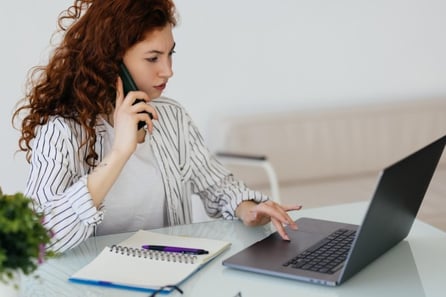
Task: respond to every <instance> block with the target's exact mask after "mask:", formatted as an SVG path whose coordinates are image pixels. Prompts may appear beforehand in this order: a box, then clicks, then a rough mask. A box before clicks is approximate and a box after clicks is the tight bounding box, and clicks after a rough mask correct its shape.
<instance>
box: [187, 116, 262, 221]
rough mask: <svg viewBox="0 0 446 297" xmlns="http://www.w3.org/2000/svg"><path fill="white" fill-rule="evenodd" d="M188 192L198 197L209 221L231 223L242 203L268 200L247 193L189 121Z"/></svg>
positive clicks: (258, 194) (253, 193)
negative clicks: (216, 218)
mask: <svg viewBox="0 0 446 297" xmlns="http://www.w3.org/2000/svg"><path fill="white" fill-rule="evenodd" d="M188 128H189V144H190V146H191V150H192V152H191V154H190V155H191V167H192V172H193V174H192V176H193V177H192V191H193V192H194V193H196V194H198V195H199V196H200V198H201V200H202V201H203V203H204V206H205V209H206V212H207V213H208V214H209V215H210V216H211V217H223V218H225V219H235V218H236V216H235V209H236V208H237V206H238V205H239V204H240V203H241V202H242V201H245V200H253V201H256V202H258V203H260V202H264V201H266V200H268V199H269V198H268V196H266V195H265V194H263V193H261V192H259V191H254V190H251V189H249V188H248V187H247V186H246V185H245V183H244V182H243V181H240V180H238V179H236V178H235V177H234V176H233V174H232V173H231V172H230V171H229V170H228V169H226V168H225V167H224V166H223V165H222V164H221V163H220V162H219V161H218V160H217V159H216V158H215V157H214V156H213V155H212V154H211V153H210V152H209V150H208V149H207V148H206V145H205V144H204V141H203V138H202V136H201V134H200V132H199V131H198V129H197V127H196V126H195V125H194V124H193V123H192V121H191V120H190V119H189V124H188Z"/></svg>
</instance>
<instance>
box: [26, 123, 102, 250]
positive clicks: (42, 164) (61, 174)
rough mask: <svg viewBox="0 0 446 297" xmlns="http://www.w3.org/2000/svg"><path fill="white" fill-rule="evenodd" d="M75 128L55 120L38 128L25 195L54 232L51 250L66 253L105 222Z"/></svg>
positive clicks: (46, 225)
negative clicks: (89, 183) (89, 184)
mask: <svg viewBox="0 0 446 297" xmlns="http://www.w3.org/2000/svg"><path fill="white" fill-rule="evenodd" d="M76 135H77V134H76V131H75V128H73V126H70V125H68V124H67V122H66V121H65V120H63V119H52V120H50V121H49V122H48V123H47V124H45V125H43V126H40V127H38V128H37V131H36V137H35V138H34V140H33V143H32V157H31V169H30V174H29V177H28V182H27V187H26V192H25V194H26V195H27V196H28V197H30V198H31V199H32V200H33V201H34V205H35V208H36V210H38V211H40V212H42V213H43V215H44V225H45V227H46V228H47V229H48V230H50V231H51V233H52V236H53V237H52V241H51V243H50V244H49V246H48V249H50V250H53V251H56V252H63V251H65V250H68V249H70V248H72V247H74V246H76V245H78V244H79V243H81V242H82V241H84V240H85V239H87V238H88V237H89V236H90V235H91V234H92V233H93V231H94V228H95V226H96V225H97V224H98V223H100V222H101V221H102V218H103V213H102V211H98V210H97V209H96V207H95V206H94V204H93V200H92V199H91V196H90V193H89V191H88V188H87V175H86V172H82V171H83V170H81V168H82V165H81V164H82V163H81V162H83V161H82V160H80V156H82V155H83V154H82V148H81V150H80V151H79V146H78V143H79V142H78V139H77V137H76Z"/></svg>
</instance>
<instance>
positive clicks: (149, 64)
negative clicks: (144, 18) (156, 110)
mask: <svg viewBox="0 0 446 297" xmlns="http://www.w3.org/2000/svg"><path fill="white" fill-rule="evenodd" d="M174 48H175V42H174V40H173V35H172V26H171V25H167V26H166V27H164V28H162V29H157V30H155V31H152V32H150V33H148V34H146V36H145V38H144V40H142V41H140V42H138V43H136V44H135V45H133V46H132V47H131V48H129V49H128V50H127V52H126V53H125V54H124V58H123V59H124V64H125V65H126V66H127V68H128V70H129V72H130V75H131V76H132V78H133V80H134V81H135V83H136V86H137V87H138V89H139V90H141V91H144V92H145V93H147V95H149V97H150V99H155V98H158V97H159V96H160V95H161V93H162V92H163V90H164V88H165V87H166V84H167V81H168V80H169V78H170V77H171V76H172V75H173V72H172V54H173V53H174Z"/></svg>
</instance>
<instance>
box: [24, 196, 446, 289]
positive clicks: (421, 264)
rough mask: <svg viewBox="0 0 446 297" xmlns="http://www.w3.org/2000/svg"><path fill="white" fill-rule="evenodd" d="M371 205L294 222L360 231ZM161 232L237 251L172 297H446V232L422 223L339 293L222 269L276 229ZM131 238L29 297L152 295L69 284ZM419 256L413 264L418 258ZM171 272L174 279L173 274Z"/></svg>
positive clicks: (68, 268) (44, 275)
mask: <svg viewBox="0 0 446 297" xmlns="http://www.w3.org/2000/svg"><path fill="white" fill-rule="evenodd" d="M366 207H367V203H362V202H361V203H353V204H345V205H339V206H330V207H323V208H317V209H308V210H301V211H299V212H294V213H293V214H292V216H293V217H294V218H298V217H303V216H311V217H315V218H321V219H328V220H338V221H343V222H348V223H355V224H359V223H360V222H361V220H362V217H363V214H364V212H365V210H366ZM159 231H160V232H163V233H170V234H183V235H190V236H203V237H208V238H219V239H225V240H228V241H230V242H232V246H231V248H230V249H229V250H228V251H226V252H225V253H224V254H222V255H220V256H219V257H218V258H216V259H215V260H213V261H212V262H211V263H209V264H208V265H207V266H205V267H204V268H203V269H202V270H200V271H198V272H197V273H196V274H194V275H193V276H192V277H191V278H190V279H188V280H187V281H186V282H185V283H184V284H182V285H181V288H182V289H183V290H184V294H183V295H181V294H179V293H177V292H174V293H171V294H169V295H168V296H193V297H200V296H206V297H210V296H215V297H233V296H235V295H236V294H237V293H238V292H241V296H242V297H259V296H260V297H262V296H271V297H273V296H296V297H299V296H305V297H311V296H342V297H346V296H360V297H366V296H373V297H376V296H380V297H381V296H392V297H394V296H404V297H407V296H416V297H420V296H429V297H430V296H446V292H445V291H446V289H445V288H446V287H445V285H446V282H445V281H446V255H445V251H446V233H445V232H443V231H441V230H438V229H436V228H434V227H432V226H430V225H427V224H425V223H423V222H421V221H416V222H415V224H414V226H413V228H412V230H411V232H410V234H409V236H408V237H407V239H406V240H405V241H404V242H402V243H401V244H399V245H397V246H396V247H395V248H393V249H392V250H390V251H389V252H388V253H387V254H385V255H384V256H382V257H381V258H379V259H378V260H376V261H375V262H374V263H372V264H371V265H369V266H368V267H366V268H365V269H364V270H363V271H361V272H360V273H359V274H357V275H356V276H354V277H353V278H351V279H350V280H349V281H347V282H346V283H345V284H343V285H341V286H340V287H337V288H329V287H322V286H319V285H313V284H306V283H301V282H297V281H292V280H286V279H280V278H275V277H270V276H264V275H259V274H254V273H249V272H242V271H237V270H232V269H229V268H226V267H224V266H223V265H222V264H221V262H222V260H223V259H225V258H226V257H228V256H230V255H232V254H234V253H236V252H237V251H239V250H241V249H242V248H244V247H246V246H248V245H250V244H251V243H253V242H255V241H257V240H259V239H261V238H263V237H265V236H266V235H268V234H269V233H270V232H271V231H272V229H271V227H270V226H264V227H258V228H250V227H245V226H243V224H242V223H241V222H238V221H211V222H205V223H199V224H193V225H183V226H176V227H169V228H163V229H159ZM128 236H130V234H128V233H127V234H118V235H111V236H99V237H94V238H90V239H89V240H87V241H86V242H85V243H83V244H82V245H80V246H79V247H77V248H74V249H73V250H71V251H69V252H67V253H66V254H65V255H63V256H62V257H60V258H57V259H51V260H50V261H48V262H46V263H45V264H43V265H42V266H40V267H39V269H38V271H37V274H38V275H39V278H37V279H36V278H34V277H27V278H25V279H23V280H22V284H21V288H22V290H21V296H22V297H29V296H42V297H50V296H57V297H63V296H82V297H94V296H107V297H113V296H148V295H149V294H147V293H141V292H134V291H127V290H121V289H113V288H104V287H97V286H90V285H81V284H74V283H70V282H68V281H67V279H68V277H69V276H70V275H71V274H72V273H74V272H75V271H77V270H78V269H79V268H81V267H82V266H83V265H85V264H86V263H87V262H88V261H90V260H91V259H93V258H94V257H95V256H96V255H97V254H98V253H99V252H100V251H101V250H102V248H103V247H104V246H105V245H107V244H112V243H118V242H120V241H122V240H124V239H125V238H127V237H128ZM412 255H413V257H412ZM165 273H168V272H165Z"/></svg>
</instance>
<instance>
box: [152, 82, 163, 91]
mask: <svg viewBox="0 0 446 297" xmlns="http://www.w3.org/2000/svg"><path fill="white" fill-rule="evenodd" d="M154 88H155V89H157V90H158V91H163V90H164V89H165V88H166V84H165V83H164V84H161V85H158V86H155V87H154Z"/></svg>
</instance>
